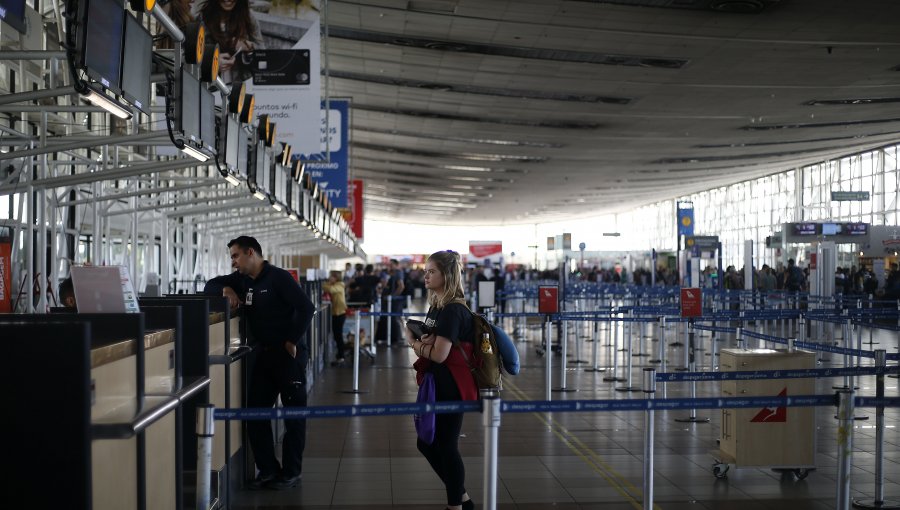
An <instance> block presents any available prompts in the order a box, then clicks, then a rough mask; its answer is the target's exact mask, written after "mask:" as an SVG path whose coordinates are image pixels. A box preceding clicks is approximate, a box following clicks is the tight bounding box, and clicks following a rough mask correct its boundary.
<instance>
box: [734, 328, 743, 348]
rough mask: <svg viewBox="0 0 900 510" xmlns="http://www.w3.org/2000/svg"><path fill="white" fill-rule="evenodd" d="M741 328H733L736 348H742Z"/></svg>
mask: <svg viewBox="0 0 900 510" xmlns="http://www.w3.org/2000/svg"><path fill="white" fill-rule="evenodd" d="M743 333H744V332H743V328H734V339H735V341H736V342H737V348H738V349H744V348H745V347H744V335H743Z"/></svg>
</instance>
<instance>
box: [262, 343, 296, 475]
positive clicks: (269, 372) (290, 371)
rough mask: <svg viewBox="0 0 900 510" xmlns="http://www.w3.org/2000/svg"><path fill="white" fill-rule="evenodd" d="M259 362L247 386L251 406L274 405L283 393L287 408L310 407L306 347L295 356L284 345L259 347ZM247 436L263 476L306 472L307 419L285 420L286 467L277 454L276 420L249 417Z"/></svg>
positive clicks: (284, 445)
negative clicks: (279, 461)
mask: <svg viewBox="0 0 900 510" xmlns="http://www.w3.org/2000/svg"><path fill="white" fill-rule="evenodd" d="M254 354H255V358H256V360H255V362H254V363H253V369H252V371H251V373H250V385H249V387H248V389H247V407H261V408H270V407H272V406H274V405H275V399H276V398H277V397H278V396H279V395H281V404H282V405H283V406H284V407H285V408H290V407H306V360H307V353H306V351H305V350H304V349H298V350H297V357H296V358H293V357H291V355H290V353H288V351H287V349H285V348H284V345H272V346H257V348H256V349H255V352H254ZM247 435H248V436H249V439H250V447H251V448H252V449H253V457H254V459H255V460H256V467H257V468H259V471H260V473H261V474H262V475H263V476H271V475H278V474H281V475H282V476H284V477H285V478H292V477H295V476H297V475H299V474H301V473H302V472H303V449H304V447H305V446H306V419H296V420H294V419H292V420H284V439H283V442H282V446H281V451H282V455H281V461H282V467H281V469H279V467H278V459H276V457H275V441H274V438H273V437H272V423H271V422H270V421H268V420H249V421H248V422H247Z"/></svg>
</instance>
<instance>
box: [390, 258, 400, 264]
mask: <svg viewBox="0 0 900 510" xmlns="http://www.w3.org/2000/svg"><path fill="white" fill-rule="evenodd" d="M399 263H400V261H399V260H397V259H391V264H399Z"/></svg>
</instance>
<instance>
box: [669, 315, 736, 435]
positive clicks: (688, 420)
mask: <svg viewBox="0 0 900 510" xmlns="http://www.w3.org/2000/svg"><path fill="white" fill-rule="evenodd" d="M688 330H689V331H690V332H689V333H688V344H687V347H686V349H687V350H688V351H689V353H690V358H689V364H688V370H690V371H691V372H695V371H696V370H697V365H696V361H695V355H694V319H690V322H688ZM738 330H740V328H738ZM696 398H697V381H691V400H693V399H696ZM675 421H677V422H681V423H709V418H698V417H697V410H696V409H694V408H691V415H690V416H688V417H687V418H675Z"/></svg>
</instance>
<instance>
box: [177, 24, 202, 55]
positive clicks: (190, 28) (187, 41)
mask: <svg viewBox="0 0 900 510" xmlns="http://www.w3.org/2000/svg"><path fill="white" fill-rule="evenodd" d="M181 31H182V32H184V60H185V61H186V62H187V63H188V64H199V63H201V62H203V50H204V48H205V45H206V27H205V26H204V25H203V22H202V21H192V22H190V23H188V24H187V25H185V26H184V27H183V28H182V29H181Z"/></svg>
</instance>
